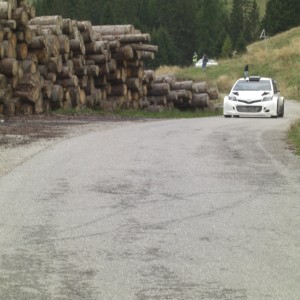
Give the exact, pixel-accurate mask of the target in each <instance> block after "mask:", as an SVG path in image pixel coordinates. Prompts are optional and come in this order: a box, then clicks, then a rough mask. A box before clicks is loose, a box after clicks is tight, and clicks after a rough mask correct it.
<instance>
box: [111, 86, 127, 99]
mask: <svg viewBox="0 0 300 300" xmlns="http://www.w3.org/2000/svg"><path fill="white" fill-rule="evenodd" d="M126 94H127V85H126V84H116V85H112V89H111V93H110V95H111V96H125V95H126Z"/></svg>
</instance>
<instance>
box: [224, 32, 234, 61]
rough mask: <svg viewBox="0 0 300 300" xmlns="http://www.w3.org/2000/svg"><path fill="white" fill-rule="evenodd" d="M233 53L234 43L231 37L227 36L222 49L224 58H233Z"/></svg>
mask: <svg viewBox="0 0 300 300" xmlns="http://www.w3.org/2000/svg"><path fill="white" fill-rule="evenodd" d="M231 53H232V42H231V38H230V35H229V34H227V36H226V39H225V41H224V44H223V47H222V57H225V58H229V57H231Z"/></svg>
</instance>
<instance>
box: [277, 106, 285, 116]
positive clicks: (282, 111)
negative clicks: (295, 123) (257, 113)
mask: <svg viewBox="0 0 300 300" xmlns="http://www.w3.org/2000/svg"><path fill="white" fill-rule="evenodd" d="M283 116H284V104H283V105H282V110H281V112H280V114H278V117H279V118H283Z"/></svg>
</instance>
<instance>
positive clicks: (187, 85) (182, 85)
mask: <svg viewBox="0 0 300 300" xmlns="http://www.w3.org/2000/svg"><path fill="white" fill-rule="evenodd" d="M193 84H194V82H193V81H192V80H187V81H176V82H175V83H174V84H172V89H173V90H190V91H192V89H193Z"/></svg>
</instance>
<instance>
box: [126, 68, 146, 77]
mask: <svg viewBox="0 0 300 300" xmlns="http://www.w3.org/2000/svg"><path fill="white" fill-rule="evenodd" d="M127 77H138V78H143V77H144V68H142V67H137V68H135V67H131V68H128V69H127Z"/></svg>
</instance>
